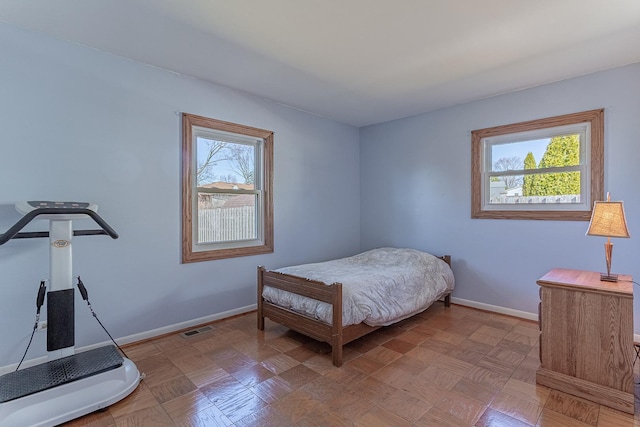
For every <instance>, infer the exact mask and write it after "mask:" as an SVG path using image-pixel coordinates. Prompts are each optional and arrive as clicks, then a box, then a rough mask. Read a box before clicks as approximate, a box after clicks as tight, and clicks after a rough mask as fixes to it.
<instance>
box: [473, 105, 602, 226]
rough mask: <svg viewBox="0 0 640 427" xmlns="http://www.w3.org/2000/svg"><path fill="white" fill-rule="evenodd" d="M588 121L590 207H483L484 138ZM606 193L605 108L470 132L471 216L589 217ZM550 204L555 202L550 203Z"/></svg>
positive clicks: (495, 217)
mask: <svg viewBox="0 0 640 427" xmlns="http://www.w3.org/2000/svg"><path fill="white" fill-rule="evenodd" d="M580 123H589V124H590V126H591V131H590V134H591V140H590V141H588V142H587V144H589V149H590V167H589V168H588V170H587V172H588V173H589V174H590V176H589V177H588V178H587V179H588V180H589V183H590V191H589V194H586V196H587V197H588V198H589V199H588V200H587V206H589V207H590V208H589V210H553V209H545V210H509V209H502V210H486V209H483V201H482V186H483V185H484V183H483V156H484V153H483V149H482V140H483V138H488V137H495V136H499V135H507V134H514V133H518V132H526V131H534V130H539V129H547V128H553V127H558V126H567V125H575V124H580ZM603 195H604V109H598V110H590V111H583V112H579V113H573V114H566V115H562V116H555V117H548V118H544V119H538V120H530V121H526V122H520V123H514V124H508V125H503V126H496V127H492V128H486V129H479V130H474V131H472V132H471V218H484V219H536V220H566V221H589V220H590V218H591V210H592V209H593V202H594V201H596V200H602V198H603ZM549 206H550V208H551V207H553V205H551V204H550V205H549Z"/></svg>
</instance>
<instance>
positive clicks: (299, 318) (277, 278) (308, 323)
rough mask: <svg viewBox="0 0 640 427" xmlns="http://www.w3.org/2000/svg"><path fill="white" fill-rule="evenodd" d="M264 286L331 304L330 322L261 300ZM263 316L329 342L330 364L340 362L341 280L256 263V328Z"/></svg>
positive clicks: (337, 364)
mask: <svg viewBox="0 0 640 427" xmlns="http://www.w3.org/2000/svg"><path fill="white" fill-rule="evenodd" d="M265 286H271V287H273V288H278V289H282V290H284V291H288V292H292V293H294V294H298V295H302V296H305V297H307V298H312V299H315V300H318V301H322V302H326V303H328V304H331V306H332V307H333V317H332V322H331V325H328V324H326V323H324V322H321V321H320V320H317V319H313V318H311V317H308V316H305V315H303V314H300V313H296V312H294V311H292V310H288V309H286V308H283V307H279V306H277V305H275V304H271V303H270V302H268V301H265V300H264V298H263V297H262V290H263V288H264V287H265ZM265 317H268V318H270V319H271V320H273V321H275V322H277V323H279V324H281V325H283V326H286V327H287V328H289V329H293V330H294V331H297V332H300V333H301V334H304V335H307V336H309V337H311V338H314V339H316V340H318V341H323V342H326V343H328V344H329V345H330V346H331V353H332V358H333V364H334V365H335V366H340V365H342V346H343V345H344V344H345V342H344V341H343V333H342V331H343V328H342V284H341V283H333V284H331V285H326V284H324V283H322V282H318V281H315V280H309V279H305V278H302V277H297V276H291V275H288V274H283V273H277V272H274V271H268V270H266V269H265V268H264V267H263V266H259V267H258V329H259V330H261V331H262V330H264V318H265Z"/></svg>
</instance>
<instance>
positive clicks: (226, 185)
mask: <svg viewBox="0 0 640 427" xmlns="http://www.w3.org/2000/svg"><path fill="white" fill-rule="evenodd" d="M201 187H204V188H218V189H220V190H233V189H234V188H235V189H240V190H253V184H239V183H235V182H221V181H216V182H211V183H209V184H204V185H201Z"/></svg>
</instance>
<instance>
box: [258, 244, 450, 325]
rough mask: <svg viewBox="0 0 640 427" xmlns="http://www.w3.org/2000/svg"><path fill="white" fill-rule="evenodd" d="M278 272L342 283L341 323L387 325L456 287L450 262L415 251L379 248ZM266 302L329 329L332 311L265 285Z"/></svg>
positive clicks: (319, 304) (328, 305) (311, 301)
mask: <svg viewBox="0 0 640 427" xmlns="http://www.w3.org/2000/svg"><path fill="white" fill-rule="evenodd" d="M275 271H277V272H281V273H286V274H291V275H294V276H298V277H304V278H307V279H311V280H318V281H321V282H324V283H326V284H331V283H335V282H340V283H342V310H343V313H342V324H343V325H344V326H347V325H353V324H357V323H361V322H364V323H366V324H368V325H371V326H386V325H390V324H392V323H395V322H397V321H399V320H402V319H405V318H407V317H410V316H412V315H414V314H416V313H419V312H421V311H423V310H425V309H427V308H428V307H429V306H430V305H431V304H432V303H433V302H434V301H436V300H437V299H438V298H440V297H441V296H442V295H443V294H444V293H446V292H449V291H451V290H452V289H453V287H454V279H453V272H452V271H451V269H450V268H449V266H448V265H447V263H446V262H444V261H442V260H441V259H439V258H437V257H435V256H433V255H431V254H428V253H426V252H421V251H417V250H415V249H398V248H380V249H374V250H371V251H368V252H364V253H361V254H358V255H355V256H352V257H348V258H342V259H337V260H333V261H327V262H320V263H315V264H304V265H297V266H293V267H285V268H281V269H278V270H275ZM262 295H263V296H264V298H265V299H266V300H267V301H270V302H272V303H275V304H277V305H279V306H282V307H286V308H289V309H291V310H294V311H296V312H299V313H303V314H305V315H307V316H309V317H312V318H315V319H319V320H322V321H323V322H326V323H328V324H331V319H332V314H333V313H332V307H331V305H330V304H327V303H324V302H321V301H316V300H313V299H310V298H307V297H303V296H300V295H295V294H292V293H290V292H287V291H283V290H280V289H275V288H271V287H268V286H265V288H264V290H263V293H262Z"/></svg>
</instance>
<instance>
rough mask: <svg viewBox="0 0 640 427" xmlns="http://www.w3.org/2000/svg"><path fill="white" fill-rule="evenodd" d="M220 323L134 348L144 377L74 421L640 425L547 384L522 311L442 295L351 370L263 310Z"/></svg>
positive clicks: (357, 349) (534, 331)
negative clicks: (478, 306) (495, 310)
mask: <svg viewBox="0 0 640 427" xmlns="http://www.w3.org/2000/svg"><path fill="white" fill-rule="evenodd" d="M210 326H211V327H212V328H211V330H210V331H208V332H203V333H200V334H197V335H194V336H191V337H189V338H184V337H183V336H181V335H180V334H178V333H175V334H171V335H168V336H164V337H161V338H157V339H154V340H151V341H147V342H144V343H139V344H135V345H131V346H128V347H126V348H125V351H126V352H127V354H128V356H129V358H131V359H132V360H133V361H134V362H135V363H136V364H137V366H138V368H139V369H140V371H141V372H144V373H145V374H146V378H145V380H144V381H143V382H142V383H141V384H140V386H139V387H138V389H137V390H136V391H135V392H134V393H133V394H131V395H130V396H129V397H127V398H126V399H124V400H122V401H120V402H118V403H116V404H115V405H113V406H111V407H110V408H108V409H107V410H105V411H103V412H99V413H94V414H90V415H87V416H85V417H83V418H79V419H77V420H75V421H72V422H69V423H67V424H65V426H67V427H77V426H93V427H107V426H118V427H125V426H127V427H138V426H154V427H155V426H278V427H286V426H365V427H375V426H398V427H402V426H438V427H440V426H443V427H447V426H485V427H486V426H501V427H505V426H506V427H512V426H513V427H521V426H563V427H572V426H575V427H579V426H599V427H600V426H601V427H605V426H606V427H611V426H640V418H638V419H635V420H634V417H633V416H631V415H628V414H624V413H622V412H619V411H616V410H613V409H610V408H607V407H604V406H600V405H597V404H594V403H591V402H589V401H586V400H583V399H579V398H576V397H572V396H570V395H568V394H565V393H561V392H558V391H555V390H552V389H549V388H546V387H543V386H538V385H536V384H535V372H536V369H537V368H538V366H539V361H538V326H537V323H534V322H530V321H525V320H521V319H517V318H513V317H507V316H502V315H497V314H492V313H487V312H483V311H479V310H474V309H471V308H467V307H463V306H459V305H452V306H451V307H450V308H444V306H443V304H442V303H436V304H435V305H434V306H432V307H431V308H430V309H429V310H427V311H426V312H424V313H422V314H420V315H417V316H415V317H413V318H411V319H408V320H405V321H402V322H400V323H399V324H396V325H393V326H390V327H386V328H382V329H380V330H378V331H376V332H374V333H373V334H371V335H369V336H366V337H364V338H362V339H360V340H357V341H355V342H353V343H351V344H349V345H347V346H346V348H345V360H346V361H345V363H344V365H343V366H342V367H341V368H336V367H334V366H332V364H331V357H330V354H329V347H328V346H327V345H325V344H322V343H318V342H316V341H313V340H310V339H308V338H306V337H304V336H302V335H300V334H297V333H295V332H292V331H289V330H287V329H285V328H283V327H281V326H279V325H277V324H275V323H273V322H271V321H269V320H267V321H266V328H265V331H258V330H257V329H256V314H255V313H249V314H246V315H241V316H237V317H234V318H230V319H225V320H222V321H218V322H215V323H212V324H210ZM635 372H636V373H637V372H638V366H636V370H635ZM638 407H639V406H638V401H636V412H638Z"/></svg>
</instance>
